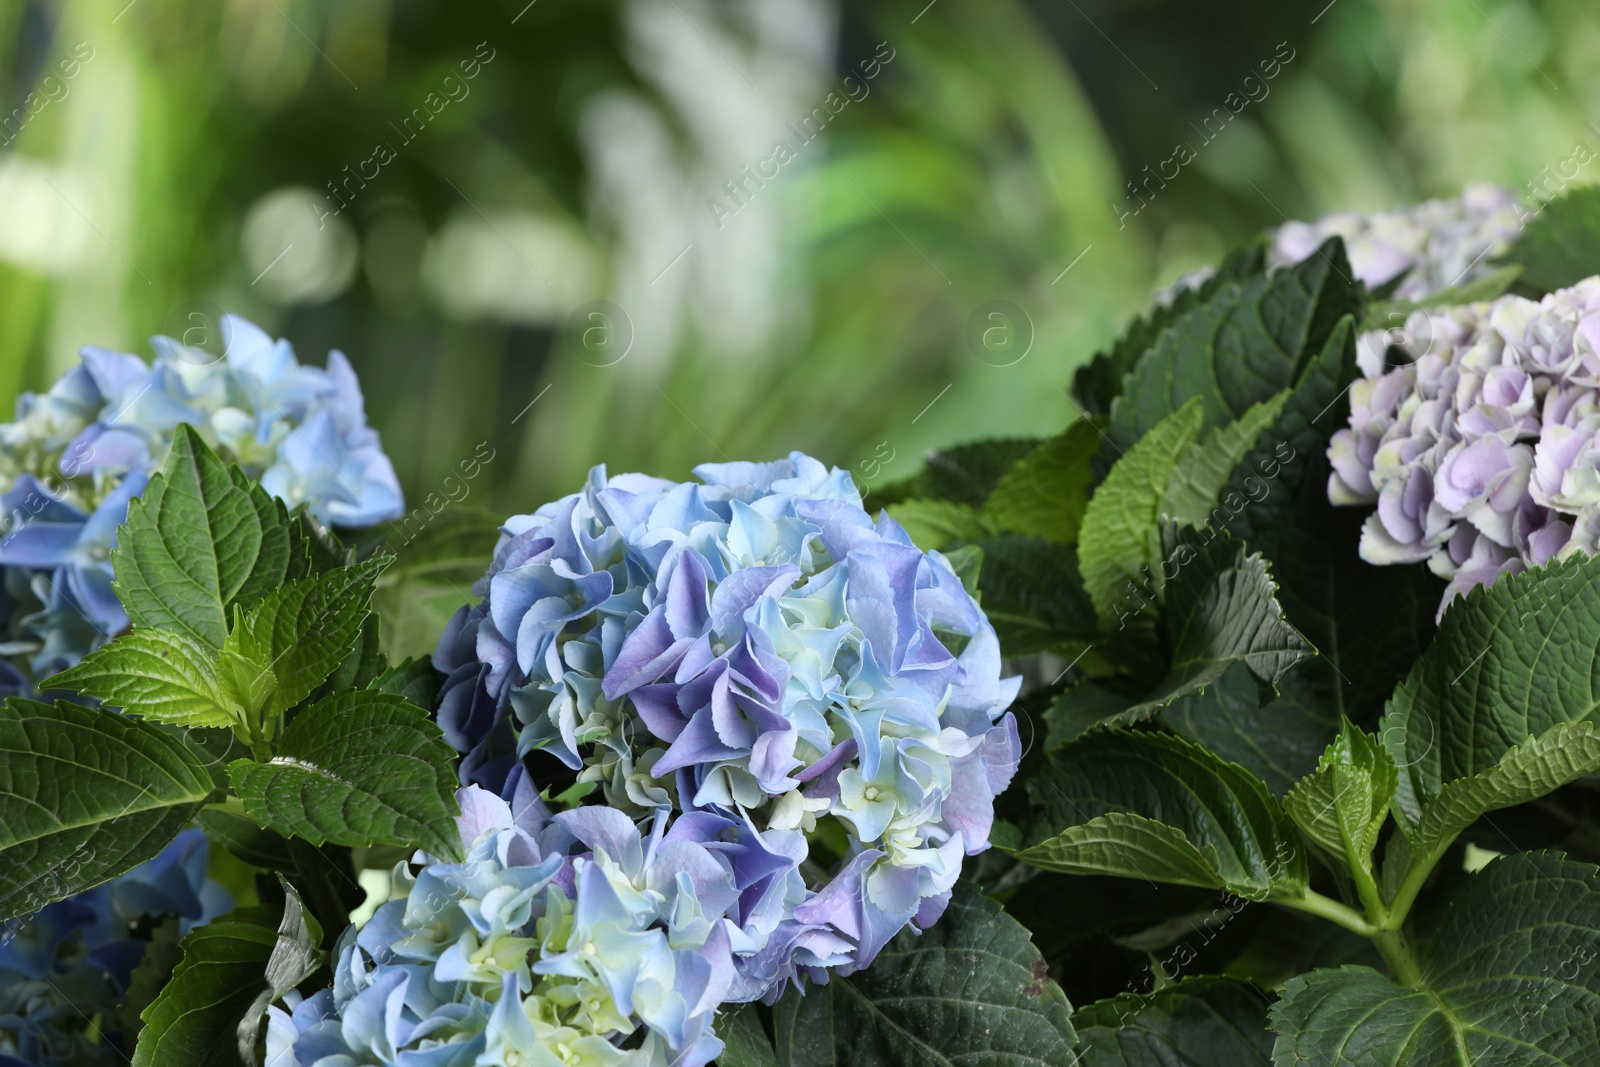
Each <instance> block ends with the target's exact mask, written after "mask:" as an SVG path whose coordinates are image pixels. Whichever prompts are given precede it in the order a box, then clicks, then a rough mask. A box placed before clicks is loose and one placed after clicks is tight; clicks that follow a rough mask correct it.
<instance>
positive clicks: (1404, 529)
mask: <svg viewBox="0 0 1600 1067" xmlns="http://www.w3.org/2000/svg"><path fill="white" fill-rule="evenodd" d="M1412 317H1413V320H1415V321H1414V322H1412V323H1410V324H1408V328H1407V330H1406V331H1405V333H1406V338H1407V339H1406V340H1404V341H1403V342H1402V343H1400V344H1399V345H1397V346H1396V347H1395V349H1394V350H1393V351H1392V353H1391V361H1397V360H1404V361H1406V362H1403V363H1402V365H1399V366H1395V367H1393V368H1392V369H1390V370H1388V371H1387V372H1385V373H1381V374H1377V375H1370V376H1368V377H1366V378H1364V379H1362V380H1360V381H1357V382H1356V383H1355V385H1354V386H1353V387H1352V388H1351V390H1350V426H1349V428H1348V429H1344V430H1340V431H1339V432H1338V433H1336V434H1335V435H1334V437H1333V440H1332V442H1331V444H1330V446H1329V451H1328V458H1329V460H1330V461H1331V463H1332V466H1333V474H1332V475H1331V476H1330V478H1329V482H1328V494H1329V497H1330V498H1331V499H1332V500H1333V501H1334V502H1335V503H1339V504H1373V503H1375V504H1376V505H1377V510H1376V511H1375V512H1374V513H1373V514H1372V515H1371V516H1370V517H1369V518H1368V519H1367V523H1366V526H1365V528H1364V529H1363V532H1362V537H1361V555H1362V558H1363V559H1366V560H1368V561H1369V562H1372V563H1380V564H1386V563H1409V562H1414V561H1418V560H1427V561H1428V565H1429V566H1430V567H1431V568H1432V569H1433V571H1434V572H1435V573H1437V574H1439V575H1440V576H1441V577H1445V578H1449V579H1450V585H1449V588H1448V590H1447V592H1446V594H1445V603H1448V602H1449V601H1450V599H1451V598H1452V597H1454V596H1455V595H1457V594H1459V593H1462V592H1465V591H1466V590H1468V589H1470V588H1472V587H1473V586H1475V585H1478V584H1481V583H1485V582H1491V583H1492V582H1493V581H1494V580H1495V579H1496V578H1498V577H1499V576H1500V575H1501V574H1505V573H1508V572H1509V573H1516V572H1519V571H1522V570H1524V569H1526V568H1527V567H1530V566H1533V567H1536V566H1540V565H1541V564H1544V563H1546V562H1548V561H1549V560H1551V559H1552V558H1565V557H1567V556H1568V555H1570V554H1572V553H1574V552H1585V553H1593V552H1594V551H1595V545H1596V541H1597V539H1600V441H1597V439H1596V433H1597V431H1600V278H1591V279H1588V280H1586V281H1583V282H1580V283H1579V284H1577V285H1575V286H1573V287H1572V288H1570V289H1562V290H1558V291H1557V292H1554V293H1551V294H1549V295H1548V296H1546V297H1545V298H1544V299H1542V300H1540V301H1538V302H1535V301H1532V300H1526V299H1523V298H1522V297H1518V296H1505V297H1501V298H1500V299H1498V300H1494V301H1490V302H1484V303H1478V304H1468V305H1461V306H1457V307H1447V308H1439V309H1435V310H1431V311H1416V312H1414V313H1413V316H1412ZM1443 610H1444V606H1443V605H1442V604H1441V606H1440V612H1441V613H1442V612H1443Z"/></svg>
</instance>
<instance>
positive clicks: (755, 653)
mask: <svg viewBox="0 0 1600 1067" xmlns="http://www.w3.org/2000/svg"><path fill="white" fill-rule="evenodd" d="M695 473H696V474H697V475H698V476H699V481H697V482H686V483H674V482H670V481H663V480H661V479H656V478H650V477H646V476H644V475H639V474H625V475H619V476H616V477H611V476H608V475H607V473H606V471H605V469H604V468H603V467H597V468H595V469H594V470H593V471H592V472H591V473H590V477H589V480H588V484H587V485H586V486H585V488H584V490H583V491H582V492H580V493H576V494H574V495H572V496H569V497H566V498H564V499H562V500H558V501H555V502H554V503H551V504H547V505H545V506H544V507H542V508H540V509H538V510H537V511H535V512H533V513H532V514H528V515H518V516H514V517H512V518H511V519H509V520H507V521H506V523H505V524H504V526H503V527H502V531H503V534H502V537H501V540H500V544H499V546H498V547H497V549H496V552H495V557H494V561H493V564H492V565H491V567H490V569H489V572H488V574H487V575H485V577H484V578H483V580H482V581H481V582H480V583H479V586H478V590H477V591H478V593H479V594H480V595H481V596H482V597H483V599H482V600H481V602H479V603H478V604H476V605H474V606H471V607H469V608H465V609H463V610H462V611H461V612H460V613H459V614H458V615H457V617H456V618H455V620H454V621H453V622H452V624H451V626H450V627H449V629H448V630H447V631H446V633H445V634H444V635H443V637H442V638H441V640H440V643H439V647H438V650H437V652H436V654H435V660H434V662H435V665H436V666H437V667H438V668H439V669H440V670H442V671H444V672H445V673H446V675H447V676H448V678H447V681H446V683H445V686H444V688H443V691H442V693H441V698H440V707H439V713H438V717H439V721H440V723H441V725H442V726H443V727H444V729H445V732H446V736H447V738H448V739H449V740H450V741H451V743H452V744H453V745H455V746H456V747H457V748H458V749H459V750H460V751H462V752H463V753H464V754H465V758H464V760H463V762H462V775H463V780H464V781H467V782H471V783H474V784H478V785H482V786H484V787H485V788H487V789H490V790H495V791H503V790H504V789H506V788H509V787H510V785H508V783H521V782H523V781H524V779H523V778H522V776H521V772H522V770H523V769H524V768H526V771H527V774H528V775H531V777H532V778H533V780H535V781H537V782H539V784H540V785H541V787H542V788H543V789H544V792H545V794H546V795H547V796H558V797H559V799H560V800H561V802H563V803H574V802H578V801H581V800H584V799H587V800H588V801H589V802H591V803H592V802H593V801H596V800H599V801H603V802H604V804H605V805H607V806H608V807H609V808H611V809H614V810H615V812H617V813H619V815H621V816H625V817H626V818H627V819H630V820H632V821H635V822H636V823H638V824H639V825H641V826H644V825H653V821H654V820H657V819H665V820H666V821H667V824H668V825H669V826H670V827H671V830H670V831H669V832H670V833H673V834H681V835H683V836H685V837H686V838H688V839H692V840H695V841H697V842H700V843H702V844H704V846H705V847H707V848H710V849H713V850H715V851H717V853H718V855H720V856H722V857H723V858H724V859H726V860H727V862H728V863H729V865H730V868H731V870H732V872H733V876H734V884H735V887H736V889H737V890H738V892H739V900H738V902H737V903H736V904H734V905H733V906H732V909H731V911H730V912H729V914H728V917H727V919H726V921H725V925H726V926H727V928H728V937H729V942H730V944H731V946H732V948H733V965H734V971H735V977H734V980H733V984H732V986H731V989H730V998H731V999H742V1000H750V999H757V998H770V997H775V996H777V995H778V994H780V993H781V991H782V987H783V985H784V983H786V982H788V981H791V980H798V978H799V977H800V976H801V975H812V976H813V977H816V978H818V979H822V978H823V977H824V972H825V971H826V970H827V969H828V968H838V967H842V968H845V969H847V970H849V969H855V968H859V967H864V966H866V965H867V964H868V963H870V962H871V960H872V958H873V956H874V955H876V953H877V952H878V950H879V949H881V948H882V946H883V945H884V944H885V943H886V942H887V941H888V939H889V938H890V937H892V936H893V935H894V934H895V933H896V932H898V931H899V930H901V929H903V928H904V927H906V926H907V925H908V924H915V925H918V926H926V924H928V923H930V922H932V921H934V920H935V919H936V918H937V917H938V915H939V914H940V912H941V911H942V910H943V907H944V904H945V902H946V901H947V900H948V897H949V893H950V889H951V887H952V886H953V884H954V882H955V880H956V878H957V877H958V876H959V874H960V869H961V862H962V858H963V857H964V856H965V855H969V854H972V853H976V852H979V851H982V850H983V849H985V848H987V847H988V837H989V830H990V826H991V823H992V821H993V800H994V797H995V795H996V794H997V793H998V792H999V791H1000V790H1002V789H1004V788H1005V787H1006V785H1007V784H1009V782H1010V780H1011V776H1012V774H1013V772H1014V771H1015V769H1016V764H1017V760H1018V758H1019V755H1020V746H1019V745H1018V742H1017V732H1016V725H1015V721H1014V719H1013V718H1012V716H1011V715H1010V714H1009V713H1008V712H1007V710H1006V709H1007V707H1008V706H1009V704H1010V703H1011V701H1012V699H1013V698H1014V697H1015V695H1016V692H1017V688H1018V685H1019V684H1020V683H1019V681H1018V680H1017V679H1002V678H1001V677H1000V652H999V645H998V642H997V640H996V638H995V633H994V630H993V628H992V627H991V626H990V625H989V623H988V621H987V619H985V618H984V615H983V612H982V611H981V610H980V609H979V607H978V605H977V603H976V602H975V601H974V600H973V598H972V596H971V595H970V594H969V593H968V592H967V590H966V589H965V588H964V587H963V585H962V583H961V581H960V579H959V578H958V577H957V575H956V573H955V571H954V570H953V569H952V568H951V566H950V564H949V563H948V562H947V561H946V560H945V559H944V558H943V557H942V556H940V555H939V554H938V553H936V552H923V551H922V550H920V549H918V548H917V547H916V546H915V545H913V544H912V543H911V540H910V538H909V537H908V536H907V535H906V533H905V531H904V530H903V529H902V528H901V527H900V526H899V525H898V524H897V523H895V522H894V520H893V519H891V518H889V517H888V516H887V515H884V516H881V517H879V518H878V519H876V520H874V519H873V518H872V517H871V516H869V515H868V514H867V512H866V511H865V510H864V509H863V508H862V505H861V498H860V495H859V494H858V492H857V490H856V487H855V485H854V484H853V482H852V481H851V479H850V476H849V475H848V473H847V472H844V471H841V470H838V469H832V470H830V469H828V468H827V467H825V466H824V465H823V464H821V463H819V462H817V461H816V460H814V459H812V458H810V457H809V456H805V455H803V454H801V453H794V454H793V455H791V456H790V457H789V458H788V459H785V460H780V461H777V462H774V463H723V464H710V465H706V466H702V467H699V468H697V469H696V471H695ZM588 810H589V809H588V808H587V807H579V808H578V809H577V811H578V812H585V811H588ZM825 841H833V842H840V841H842V842H844V843H845V845H844V851H843V852H842V853H841V852H839V851H838V849H837V846H835V847H832V848H830V847H829V846H827V845H825V844H822V842H825ZM802 865H804V871H805V873H804V874H803V873H802ZM819 871H826V872H829V873H827V874H824V875H819V874H818V873H817V872H819Z"/></svg>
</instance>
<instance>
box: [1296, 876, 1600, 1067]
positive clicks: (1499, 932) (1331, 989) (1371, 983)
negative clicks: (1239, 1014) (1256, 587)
mask: <svg viewBox="0 0 1600 1067" xmlns="http://www.w3.org/2000/svg"><path fill="white" fill-rule="evenodd" d="M1597 876H1600V872H1597V871H1596V869H1595V868H1594V867H1591V866H1589V865H1588V864H1583V863H1575V862H1572V861H1570V860H1567V859H1564V858H1562V857H1560V856H1558V855H1552V854H1548V853H1524V854H1514V855H1509V856H1502V857H1500V858H1499V859H1496V860H1494V861H1492V862H1491V863H1490V864H1489V865H1488V866H1487V867H1485V868H1484V869H1483V870H1482V871H1480V872H1478V873H1477V874H1474V875H1470V876H1467V877H1466V879H1465V880H1464V882H1463V884H1461V885H1460V886H1459V888H1456V889H1454V890H1452V891H1451V892H1450V894H1449V896H1448V898H1447V899H1446V900H1445V903H1444V906H1443V908H1442V910H1441V913H1440V916H1439V919H1438V922H1437V924H1436V925H1435V926H1434V927H1433V929H1432V930H1431V931H1430V932H1429V933H1428V935H1427V937H1426V938H1425V940H1424V941H1423V943H1422V944H1421V945H1420V946H1419V949H1420V952H1419V955H1420V956H1421V964H1422V988H1420V989H1408V988H1406V987H1403V986H1399V985H1396V984H1395V983H1394V982H1392V981H1390V980H1389V979H1388V978H1385V977H1384V976H1383V975H1382V974H1379V973H1378V972H1377V971H1375V970H1372V969H1371V968H1368V967H1354V966H1345V967H1340V968H1338V969H1335V970H1318V971H1312V972H1310V973H1309V974H1304V975H1301V976H1300V977H1298V978H1293V979H1291V980H1290V981H1289V982H1288V983H1287V984H1286V985H1285V986H1284V988H1283V996H1282V998H1281V999H1280V1000H1279V1001H1278V1003H1277V1005H1276V1006H1274V1008H1273V1009H1272V1027H1273V1029H1274V1030H1276V1031H1277V1032H1278V1034H1279V1035H1280V1036H1279V1038H1278V1040H1277V1044H1276V1047H1275V1050H1274V1055H1275V1057H1276V1062H1277V1063H1279V1064H1290V1063H1293V1064H1305V1065H1308V1067H1336V1065H1339V1067H1342V1065H1345V1064H1349V1063H1352V1062H1357V1061H1356V1060H1354V1059H1352V1058H1351V1057H1352V1056H1354V1055H1355V1054H1357V1053H1358V1052H1359V1055H1360V1056H1361V1059H1360V1060H1359V1062H1362V1063H1372V1064H1405V1065H1406V1067H1482V1065H1483V1064H1495V1065H1496V1067H1533V1065H1536V1064H1537V1065H1551V1067H1557V1065H1562V1067H1580V1065H1584V1067H1586V1065H1588V1064H1591V1063H1593V1062H1594V1054H1595V1050H1596V1049H1597V1048H1600V1014H1597V1013H1596V1012H1595V1010H1594V1005H1595V1003H1596V1001H1597V1000H1600V967H1596V966H1594V962H1595V961H1596V960H1597V959H1600V877H1597Z"/></svg>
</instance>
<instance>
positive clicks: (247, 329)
mask: <svg viewBox="0 0 1600 1067" xmlns="http://www.w3.org/2000/svg"><path fill="white" fill-rule="evenodd" d="M222 334H223V339H224V347H225V350H226V351H225V354H224V355H220V356H219V355H215V354H213V353H211V352H209V351H206V350H204V349H200V348H195V347H191V346H189V345H185V344H184V343H182V342H181V341H177V340H174V339H173V338H170V337H157V338H155V339H153V341H152V346H153V347H154V349H155V352H156V358H155V360H154V362H152V363H148V364H147V363H145V362H144V361H143V360H141V359H139V358H138V357H137V356H132V355H128V354H125V353H120V352H110V351H107V350H105V349H100V348H86V349H84V350H83V353H82V362H81V363H79V364H78V365H77V366H76V367H74V368H72V369H71V370H70V371H68V372H67V373H66V374H64V375H62V377H61V378H60V379H59V380H57V382H56V383H55V384H54V385H53V386H51V387H50V389H49V390H47V391H46V392H44V393H38V394H35V393H26V394H24V395H23V396H22V397H21V398H20V399H19V400H18V401H17V410H16V418H15V420H14V421H12V422H10V423H6V424H3V425H0V569H3V570H4V572H5V587H6V595H5V596H4V597H0V655H3V656H6V657H10V660H11V662H9V663H8V664H7V665H6V669H5V670H3V671H0V675H3V676H0V692H5V693H10V692H18V691H23V690H25V689H27V688H28V686H29V680H30V678H32V679H39V678H44V677H47V676H48V675H51V674H54V673H56V672H58V671H60V670H63V669H65V668H66V667H68V666H71V665H72V664H73V663H75V662H77V660H78V659H80V658H82V657H83V656H84V655H85V654H86V653H88V652H89V651H91V650H92V649H94V648H96V647H98V646H99V645H101V644H103V643H105V642H106V641H107V640H109V639H110V638H111V637H112V636H115V635H116V634H117V633H118V632H119V631H121V630H122V629H124V628H125V627H126V626H127V625H128V619H127V616H126V614H124V613H123V611H122V607H121V605H120V604H119V603H118V602H117V598H116V596H115V594H114V593H113V592H112V589H111V551H112V549H113V548H115V546H116V537H117V527H118V526H119V525H121V523H122V522H123V520H124V519H125V518H126V517H127V512H128V502H129V501H130V500H132V499H133V498H134V497H136V496H138V495H139V494H140V493H142V492H143V491H144V487H145V484H146V482H147V481H148V480H149V475H150V473H151V472H152V471H154V470H156V469H157V468H159V466H160V465H161V463H162V462H163V461H164V460H165V459H166V456H167V453H168V451H169V450H170V449H171V447H172V441H173V437H174V434H175V433H176V430H177V427H178V426H179V425H180V424H182V423H188V424H190V425H192V426H194V427H195V428H196V429H197V430H198V431H199V432H200V434H201V436H202V437H204V438H205V439H206V440H207V442H208V443H209V444H211V445H212V446H213V447H215V448H217V449H218V450H219V451H220V452H221V453H222V454H223V455H225V456H227V457H229V458H231V459H233V460H235V461H236V462H238V463H239V464H240V465H241V466H242V467H243V468H244V470H245V472H246V473H248V474H249V475H250V476H251V477H254V478H258V479H260V481H261V483H262V485H263V486H264V487H265V488H266V489H267V491H268V492H271V493H273V494H274V495H276V496H278V497H280V498H281V499H283V500H284V501H285V502H286V503H287V504H289V505H290V506H291V507H293V506H296V505H299V504H305V505H306V506H307V507H308V508H309V509H310V511H311V513H312V514H313V515H315V516H316V517H317V518H318V519H319V520H321V521H323V522H325V523H330V524H335V525H341V526H352V527H353V526H369V525H373V524H376V523H379V522H383V521H385V520H388V519H392V518H396V517H398V516H399V515H400V514H402V512H403V511H404V507H403V503H402V499H401V495H400V486H399V482H398V480H397V479H396V477H395V473H394V467H393V466H392V464H390V462H389V459H388V457H387V456H385V455H384V453H383V449H382V448H381V447H380V445H379V441H378V435H377V433H376V432H375V431H373V430H372V429H371V428H370V427H369V426H368V425H367V421H366V411H365V407H364V403H363V400H362V396H361V389H360V386H359V384H358V383H357V381H356V377H355V373H354V372H353V371H352V370H351V368H350V364H349V362H348V361H347V360H346V359H345V358H344V356H343V355H342V354H341V353H339V352H333V353H330V354H329V356H328V365H327V368H326V369H322V368H319V367H312V366H302V365H301V364H300V363H299V362H298V361H297V360H296V359H295V355H294V351H293V349H291V348H290V346H289V343H288V342H287V341H283V340H273V339H272V338H271V337H269V336H268V335H267V334H266V333H265V332H264V331H262V330H261V329H259V328H258V327H256V326H254V325H252V324H251V323H249V322H246V321H245V320H243V319H240V318H237V317H235V316H225V317H224V318H223V321H222Z"/></svg>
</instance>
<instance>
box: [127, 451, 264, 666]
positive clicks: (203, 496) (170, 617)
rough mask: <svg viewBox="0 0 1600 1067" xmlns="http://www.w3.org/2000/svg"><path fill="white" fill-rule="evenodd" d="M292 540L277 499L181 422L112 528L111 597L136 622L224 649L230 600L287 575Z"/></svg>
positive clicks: (251, 595)
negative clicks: (123, 519)
mask: <svg viewBox="0 0 1600 1067" xmlns="http://www.w3.org/2000/svg"><path fill="white" fill-rule="evenodd" d="M290 540H291V539H290V533H289V516H288V512H287V510H285V508H284V506H283V504H282V502H281V501H278V500H275V499H273V498H272V497H271V496H269V495H268V494H267V492H266V490H264V489H262V488H261V486H260V485H258V484H255V483H252V482H249V481H248V480H247V479H245V477H244V475H243V473H242V472H237V469H236V468H235V469H233V470H230V468H229V467H228V465H227V464H225V463H223V461H222V460H221V459H219V458H218V457H217V455H216V453H215V452H212V451H211V449H210V448H208V447H207V446H206V443H205V442H204V441H202V440H201V439H200V435H199V434H197V433H196V432H195V431H194V429H193V428H192V427H191V426H189V425H188V424H183V425H180V426H179V427H178V429H177V434H176V436H175V437H174V439H173V442H172V452H171V454H170V455H169V456H168V457H167V461H166V463H165V464H164V465H163V466H162V469H161V470H160V471H158V472H157V473H156V474H153V475H151V477H150V484H149V485H148V486H147V487H146V488H145V491H144V495H143V496H142V497H140V498H138V499H136V500H134V501H133V502H132V503H131V504H130V505H129V507H128V521H127V523H126V524H125V525H124V526H123V527H122V528H121V530H120V531H119V532H118V534H117V547H116V550H115V551H114V552H113V553H112V566H113V568H114V569H115V571H116V580H115V582H114V585H115V587H116V591H117V596H118V598H119V599H121V601H122V606H123V609H124V610H125V611H126V612H127V613H128V618H129V619H131V620H132V621H133V624H134V625H135V626H139V627H146V628H149V629H159V630H175V631H178V632H179V633H182V634H184V635H186V636H188V637H190V638H193V639H194V640H195V641H198V642H200V643H201V644H204V645H207V646H209V647H211V648H221V647H222V642H223V639H224V638H226V637H227V634H228V622H229V620H230V619H231V617H232V611H233V608H234V607H235V605H237V606H239V607H245V608H248V607H249V606H251V605H252V604H254V603H255V602H256V601H257V600H260V599H261V598H262V597H264V596H266V595H267V594H268V593H269V592H271V591H272V590H273V589H276V588H277V587H278V586H280V585H281V584H282V583H283V581H284V579H285V577H286V576H287V575H288V574H289V571H290V568H291V564H292V561H293V557H294V553H293V549H292V546H291V543H290Z"/></svg>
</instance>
